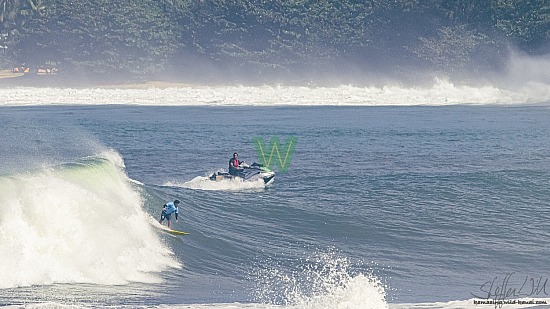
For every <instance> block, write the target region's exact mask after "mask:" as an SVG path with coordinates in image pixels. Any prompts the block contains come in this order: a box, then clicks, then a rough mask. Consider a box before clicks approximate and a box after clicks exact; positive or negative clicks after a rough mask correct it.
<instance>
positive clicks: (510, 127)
mask: <svg viewBox="0 0 550 309" xmlns="http://www.w3.org/2000/svg"><path fill="white" fill-rule="evenodd" d="M547 93H548V90H547V88H543V90H542V91H539V92H532V91H525V92H521V91H520V92H506V91H503V90H501V89H498V88H494V87H478V88H475V87H466V86H455V85H452V84H450V83H446V82H441V81H438V82H436V84H435V85H434V87H432V88H430V89H427V90H422V89H412V88H407V89H404V88H399V87H397V88H358V87H352V86H341V87H336V88H314V87H312V88H308V87H284V86H277V87H267V86H263V87H233V88H231V87H230V88H224V87H218V88H208V87H192V86H189V87H187V88H169V89H57V88H6V89H1V90H0V94H1V95H2V97H3V98H4V101H3V103H2V105H0V132H2V133H1V135H0V136H1V139H0V162H1V163H0V247H1V248H2V250H1V251H0V306H7V307H8V308H106V307H108V308H236V309H238V308H296V309H302V308H312V309H317V308H350V309H356V308H492V307H500V306H503V307H505V308H544V307H546V308H548V306H549V305H548V303H550V297H549V294H550V284H548V278H550V266H549V264H548V256H550V248H549V247H548V237H549V236H550V223H549V222H550V211H549V206H550V204H549V202H548V201H549V199H548V197H549V196H550V164H548V163H549V162H550V121H548V120H549V119H550V101H548V99H547V98H548V96H546V95H547ZM545 98H546V99H545ZM337 105H342V106H337ZM257 138H262V139H264V141H265V143H266V146H268V145H269V141H273V140H274V139H275V138H278V139H279V141H280V144H279V148H278V149H279V150H280V153H285V150H286V148H285V145H284V144H285V141H288V140H290V139H293V138H295V140H296V146H295V149H294V152H293V153H291V154H289V155H288V156H287V159H288V160H287V161H286V162H287V163H288V164H289V165H288V166H286V167H287V168H288V169H287V170H284V168H281V167H280V166H277V165H274V166H273V169H274V171H275V172H276V176H275V181H274V182H273V183H272V184H269V185H267V186H266V185H265V184H263V182H261V181H259V182H239V181H221V182H212V181H210V180H209V179H208V176H209V175H211V174H212V173H214V172H217V171H221V170H224V169H227V164H228V160H229V158H230V157H231V155H232V154H233V152H238V153H239V156H240V159H241V160H246V161H247V162H248V163H252V162H258V161H261V153H260V152H258V151H257V149H256V148H257V147H256V146H257V141H258V140H257ZM174 199H179V200H180V201H182V205H181V206H180V217H179V222H177V223H175V222H173V224H174V227H175V228H177V229H179V230H183V231H187V232H189V233H190V234H189V235H186V236H173V235H170V234H167V233H164V232H163V231H162V230H160V229H159V228H158V226H157V225H158V222H157V220H158V218H159V216H160V212H161V209H162V205H163V204H164V203H166V202H168V201H172V200H174Z"/></svg>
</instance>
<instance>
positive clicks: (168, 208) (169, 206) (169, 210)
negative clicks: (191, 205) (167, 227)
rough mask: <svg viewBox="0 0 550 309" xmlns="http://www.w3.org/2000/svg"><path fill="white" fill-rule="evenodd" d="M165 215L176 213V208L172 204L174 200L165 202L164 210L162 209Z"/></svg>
mask: <svg viewBox="0 0 550 309" xmlns="http://www.w3.org/2000/svg"><path fill="white" fill-rule="evenodd" d="M164 212H165V213H166V214H167V215H170V214H173V213H176V214H177V213H178V208H177V207H176V205H174V202H168V203H166V210H165V211H164Z"/></svg>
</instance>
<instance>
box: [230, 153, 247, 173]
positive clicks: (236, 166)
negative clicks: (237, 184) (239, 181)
mask: <svg viewBox="0 0 550 309" xmlns="http://www.w3.org/2000/svg"><path fill="white" fill-rule="evenodd" d="M243 163H244V161H239V154H238V153H236V152H235V153H234V154H233V158H231V159H229V174H231V175H233V176H238V175H239V172H240V171H242V169H243V168H242V167H241V166H240V165H241V164H243Z"/></svg>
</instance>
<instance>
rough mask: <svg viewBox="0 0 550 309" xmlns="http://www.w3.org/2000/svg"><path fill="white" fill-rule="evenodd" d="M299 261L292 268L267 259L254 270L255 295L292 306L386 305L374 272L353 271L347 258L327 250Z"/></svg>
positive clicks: (364, 308) (350, 308)
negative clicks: (262, 265)
mask: <svg viewBox="0 0 550 309" xmlns="http://www.w3.org/2000/svg"><path fill="white" fill-rule="evenodd" d="M299 263H300V264H299V265H298V267H297V268H296V269H295V270H293V271H287V270H284V267H281V266H277V265H275V266H271V265H269V264H270V263H269V262H268V263H267V265H266V266H267V267H265V268H263V269H262V268H260V269H259V270H257V271H258V273H257V274H255V275H254V276H256V277H257V280H258V287H257V289H256V291H255V295H256V298H257V299H258V300H259V301H260V302H261V303H265V304H277V305H279V306H281V307H284V308H294V309H325V308H342V309H344V308H345V309H370V308H372V309H381V308H388V304H387V302H386V292H385V289H384V286H383V284H382V283H381V281H380V280H379V279H378V278H377V277H376V276H374V275H373V274H363V273H354V272H353V271H352V270H351V263H350V262H349V260H348V259H346V258H343V257H338V256H336V255H335V254H334V253H328V254H320V255H319V256H316V257H312V258H308V259H306V260H304V261H300V262H299Z"/></svg>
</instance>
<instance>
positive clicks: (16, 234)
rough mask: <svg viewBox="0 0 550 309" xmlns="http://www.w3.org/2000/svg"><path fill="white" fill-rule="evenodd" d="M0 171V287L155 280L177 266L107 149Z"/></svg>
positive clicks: (117, 160) (115, 156)
mask: <svg viewBox="0 0 550 309" xmlns="http://www.w3.org/2000/svg"><path fill="white" fill-rule="evenodd" d="M103 158H104V159H103V160H102V159H97V158H96V159H95V160H87V161H83V162H80V163H77V164H76V165H74V164H73V165H65V166H56V167H50V168H44V169H42V170H37V171H30V172H26V173H19V174H14V175H10V176H3V177H0V248H2V250H1V251H0V288H10V287H17V286H29V285H40V284H51V283H71V282H79V283H96V284H107V285H114V284H125V283H128V282H146V283H154V282H160V278H159V277H158V275H157V274H155V273H157V272H160V271H163V270H165V269H167V268H170V267H181V265H180V264H179V262H178V261H176V260H175V259H174V257H173V255H172V252H171V251H170V249H169V248H168V247H166V246H165V245H164V244H163V243H162V242H161V240H160V239H159V236H158V235H157V234H156V233H155V231H154V230H153V228H152V227H151V225H150V224H149V222H148V220H147V214H145V213H144V212H143V211H142V209H141V205H142V203H143V201H142V200H141V196H140V193H139V191H138V190H137V189H135V188H133V187H132V186H131V185H130V182H129V179H128V177H127V176H126V174H125V173H124V171H123V170H122V168H121V166H123V161H122V158H120V156H119V155H118V154H116V153H114V152H108V153H105V154H104V156H103Z"/></svg>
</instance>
